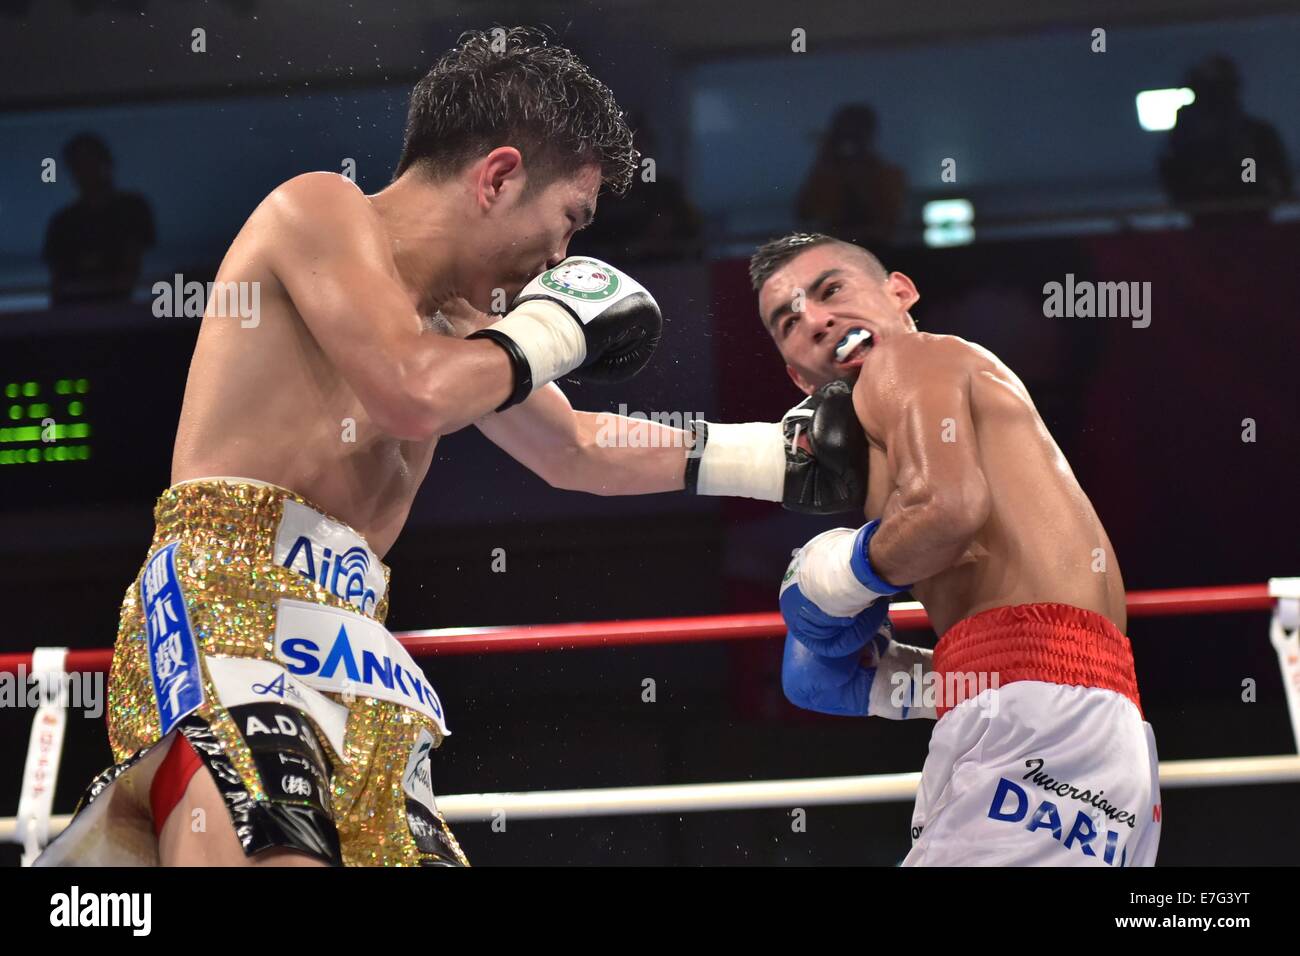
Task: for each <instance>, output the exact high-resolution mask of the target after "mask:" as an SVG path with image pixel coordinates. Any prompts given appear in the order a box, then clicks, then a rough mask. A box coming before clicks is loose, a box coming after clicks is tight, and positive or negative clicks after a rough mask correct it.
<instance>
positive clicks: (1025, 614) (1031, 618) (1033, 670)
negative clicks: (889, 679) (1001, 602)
mask: <svg viewBox="0 0 1300 956" xmlns="http://www.w3.org/2000/svg"><path fill="white" fill-rule="evenodd" d="M933 668H934V670H935V671H936V673H938V674H939V675H940V676H941V677H942V675H944V674H947V673H961V674H989V675H993V674H996V675H997V686H998V687H1004V686H1006V685H1007V684H1010V683H1013V682H1015V681H1020V680H1036V681H1044V682H1046V683H1049V684H1066V685H1070V686H1077V687H1097V688H1100V689H1102V690H1111V691H1114V692H1115V693H1117V694H1122V695H1124V696H1125V697H1127V698H1128V699H1129V700H1131V701H1133V704H1134V706H1136V707H1137V709H1138V712H1139V713H1141V711H1142V703H1141V701H1140V700H1139V699H1138V687H1137V673H1136V671H1135V670H1134V669H1133V648H1132V646H1131V645H1130V644H1129V640H1128V638H1127V637H1125V636H1124V635H1123V634H1122V633H1120V630H1119V628H1117V627H1116V626H1115V625H1114V624H1113V623H1112V622H1111V621H1110V620H1109V619H1108V618H1105V617H1102V616H1101V615H1100V614H1097V613H1096V612H1094V611H1085V610H1084V609H1083V608H1078V607H1073V606H1071V605H1069V604H1017V605H1015V606H1013V607H996V608H993V609H992V610H988V611H982V612H981V613H979V614H976V615H974V616H972V617H968V618H966V619H965V620H964V621H958V622H957V623H956V624H954V625H953V626H952V627H951V628H949V630H948V632H947V633H946V634H944V635H943V637H942V638H941V639H940V640H939V644H938V646H937V647H935V649H934V662H933ZM950 683H951V684H952V685H953V686H954V687H956V688H957V693H956V696H955V699H953V700H951V701H949V700H943V701H942V702H941V706H939V708H938V713H939V716H940V717H942V716H943V715H944V714H945V713H947V712H948V711H949V710H951V709H952V708H953V707H955V706H957V705H958V704H960V703H961V702H962V700H964V699H965V697H966V696H967V695H966V694H965V693H964V691H965V690H966V688H965V687H964V686H963V685H962V682H961V681H951V682H949V681H944V684H943V686H945V687H946V686H948V685H949V684H950ZM981 686H987V685H983V684H982V685H981ZM944 696H946V695H944ZM943 705H947V706H943Z"/></svg>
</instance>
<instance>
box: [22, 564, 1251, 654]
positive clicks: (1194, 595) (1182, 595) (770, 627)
mask: <svg viewBox="0 0 1300 956" xmlns="http://www.w3.org/2000/svg"><path fill="white" fill-rule="evenodd" d="M1274 600H1275V599H1274V598H1273V597H1271V596H1270V595H1269V593H1268V585H1267V584H1230V585H1225V586H1222V587H1205V588H1169V589H1166V590H1161V591H1130V592H1129V594H1128V613H1129V617H1164V616H1170V615H1175V614H1176V615H1184V614H1224V613H1231V612H1241V611H1267V610H1271V609H1272V607H1273V602H1274ZM890 618H891V619H892V620H893V622H894V626H895V627H896V628H898V629H899V630H916V629H920V628H923V627H926V626H927V625H928V624H929V619H928V618H927V617H926V615H925V612H924V611H922V610H920V609H919V608H902V609H900V610H897V611H893V612H892V613H891V614H890ZM784 634H785V625H784V624H783V623H782V622H781V615H780V614H776V613H773V612H767V611H765V612H763V613H759V614H718V615H713V616H709V617H665V618H650V619H647V620H640V621H593V622H585V623H578V624H533V625H527V626H519V627H452V628H444V629H439V630H428V631H403V632H400V633H398V634H397V635H396V637H397V638H398V640H400V641H401V642H402V644H403V645H404V646H405V647H406V649H407V650H409V651H410V652H411V654H412V656H414V657H428V656H433V655H439V654H491V653H495V652H498V651H501V652H516V651H541V650H547V651H550V650H574V649H578V648H589V647H624V646H627V645H637V644H684V643H695V642H699V641H722V640H746V639H749V638H759V637H782V636H784ZM112 657H113V651H112V649H111V648H103V649H99V650H70V651H68V657H67V663H66V664H65V667H66V669H67V670H68V671H69V672H73V671H75V672H94V671H107V670H108V666H109V662H110V661H111V660H112ZM20 666H21V667H23V668H24V669H26V670H30V669H31V666H32V655H31V653H30V652H22V653H17V654H0V674H2V673H10V674H12V673H16V672H17V670H18V668H19V667H20Z"/></svg>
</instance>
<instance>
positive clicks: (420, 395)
mask: <svg viewBox="0 0 1300 956" xmlns="http://www.w3.org/2000/svg"><path fill="white" fill-rule="evenodd" d="M426 383H427V379H426ZM365 404H366V411H367V412H368V413H369V415H370V418H371V420H372V421H373V422H374V423H375V427H377V428H378V429H379V430H380V431H382V432H383V433H384V434H385V435H389V436H391V437H393V438H398V439H401V440H402V441H429V440H431V439H433V438H437V437H438V436H439V435H444V434H446V433H447V432H449V431H455V430H456V428H457V427H459V426H457V425H454V424H453V415H454V406H453V404H452V402H451V401H450V398H449V397H448V396H445V395H444V394H442V390H441V389H439V388H438V387H437V386H436V385H429V384H425V385H423V386H410V385H408V384H406V383H404V382H402V381H400V380H395V381H392V382H390V383H386V387H384V388H383V389H382V390H378V391H377V394H375V395H374V396H373V397H372V399H371V400H370V401H369V402H366V403H365Z"/></svg>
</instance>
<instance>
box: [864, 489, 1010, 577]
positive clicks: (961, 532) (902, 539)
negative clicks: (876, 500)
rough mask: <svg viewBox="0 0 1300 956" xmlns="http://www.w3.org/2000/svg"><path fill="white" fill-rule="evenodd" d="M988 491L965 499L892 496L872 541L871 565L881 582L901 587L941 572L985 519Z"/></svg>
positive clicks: (958, 553)
mask: <svg viewBox="0 0 1300 956" xmlns="http://www.w3.org/2000/svg"><path fill="white" fill-rule="evenodd" d="M987 509H988V500H987V494H985V495H983V496H981V495H973V496H972V497H971V498H970V499H969V500H965V499H958V500H953V499H951V498H949V499H942V498H938V497H924V498H920V499H919V500H915V501H913V502H910V503H903V502H900V501H898V500H897V498H896V499H895V501H894V502H891V504H890V507H887V508H886V509H885V514H884V516H883V517H882V519H881V522H880V528H879V530H878V531H876V533H875V535H874V536H873V537H872V539H871V546H870V554H869V555H868V557H869V559H870V561H871V565H872V567H873V568H875V570H876V573H877V574H879V575H880V576H881V577H882V578H884V579H885V580H886V581H888V582H890V583H891V584H895V585H898V586H900V587H901V586H903V585H906V584H915V583H916V582H917V581H924V580H926V579H927V578H931V577H934V575H936V574H938V573H940V572H941V571H946V570H947V569H948V568H950V567H952V566H953V565H954V564H956V563H957V561H958V560H960V558H961V557H962V555H964V554H965V553H966V550H967V548H969V547H970V544H971V542H972V541H973V540H974V538H975V534H976V532H978V531H979V529H980V528H981V527H982V526H983V524H984V522H985V521H986V520H987V518H988V511H987Z"/></svg>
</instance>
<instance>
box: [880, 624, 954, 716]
mask: <svg viewBox="0 0 1300 956" xmlns="http://www.w3.org/2000/svg"><path fill="white" fill-rule="evenodd" d="M933 657H934V651H931V650H927V649H926V648H924V647H912V646H911V645H910V644H899V643H897V642H894V641H890V643H889V648H888V650H886V651H885V653H884V656H882V657H881V658H879V660H877V661H876V663H875V668H876V676H875V679H874V680H873V681H872V682H871V695H870V701H869V703H868V705H867V713H868V714H870V715H872V716H873V717H885V718H888V719H889V720H911V719H913V718H920V719H924V720H934V719H935V718H936V717H937V716H938V714H937V713H936V711H935V709H934V706H933V703H932V702H931V706H926V702H927V698H929V697H933V694H930V695H927V694H926V693H925V675H926V674H928V673H930V671H931V670H932V668H931V666H930V662H931V659H932V658H933ZM863 663H864V664H868V665H870V662H868V661H864V662H863Z"/></svg>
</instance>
